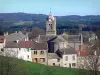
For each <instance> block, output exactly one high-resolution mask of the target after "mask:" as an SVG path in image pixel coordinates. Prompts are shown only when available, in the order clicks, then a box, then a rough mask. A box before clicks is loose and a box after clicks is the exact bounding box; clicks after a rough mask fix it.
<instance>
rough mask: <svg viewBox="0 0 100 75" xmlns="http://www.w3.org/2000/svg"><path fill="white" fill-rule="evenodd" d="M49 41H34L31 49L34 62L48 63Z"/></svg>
mask: <svg viewBox="0 0 100 75" xmlns="http://www.w3.org/2000/svg"><path fill="white" fill-rule="evenodd" d="M47 53H48V46H47V43H46V42H44V43H37V42H35V41H33V47H32V50H31V57H32V62H36V63H41V64H47Z"/></svg>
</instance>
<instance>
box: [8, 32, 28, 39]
mask: <svg viewBox="0 0 100 75" xmlns="http://www.w3.org/2000/svg"><path fill="white" fill-rule="evenodd" d="M26 37H28V36H27V35H24V34H23V33H21V32H18V33H17V32H16V33H12V34H9V35H6V41H15V40H25V38H26Z"/></svg>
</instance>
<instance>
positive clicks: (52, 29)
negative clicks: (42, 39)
mask: <svg viewBox="0 0 100 75" xmlns="http://www.w3.org/2000/svg"><path fill="white" fill-rule="evenodd" d="M46 35H56V18H55V17H54V16H53V15H52V13H51V12H50V14H49V16H48V18H47V20H46Z"/></svg>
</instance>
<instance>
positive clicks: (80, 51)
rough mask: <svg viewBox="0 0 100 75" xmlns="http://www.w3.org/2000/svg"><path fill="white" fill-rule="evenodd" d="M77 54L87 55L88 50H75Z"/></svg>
mask: <svg viewBox="0 0 100 75" xmlns="http://www.w3.org/2000/svg"><path fill="white" fill-rule="evenodd" d="M76 52H77V55H80V56H87V55H88V50H76Z"/></svg>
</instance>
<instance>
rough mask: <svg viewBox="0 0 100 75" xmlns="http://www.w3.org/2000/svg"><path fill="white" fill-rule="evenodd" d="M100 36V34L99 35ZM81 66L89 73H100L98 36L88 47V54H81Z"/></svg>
mask: <svg viewBox="0 0 100 75" xmlns="http://www.w3.org/2000/svg"><path fill="white" fill-rule="evenodd" d="M97 36H100V35H97ZM79 58H80V59H79V60H80V66H79V67H80V68H81V69H86V70H87V71H85V72H87V73H86V74H87V75H99V71H100V39H99V38H98V39H97V38H96V39H95V41H94V42H92V44H91V45H90V46H89V47H88V55H86V56H79Z"/></svg>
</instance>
